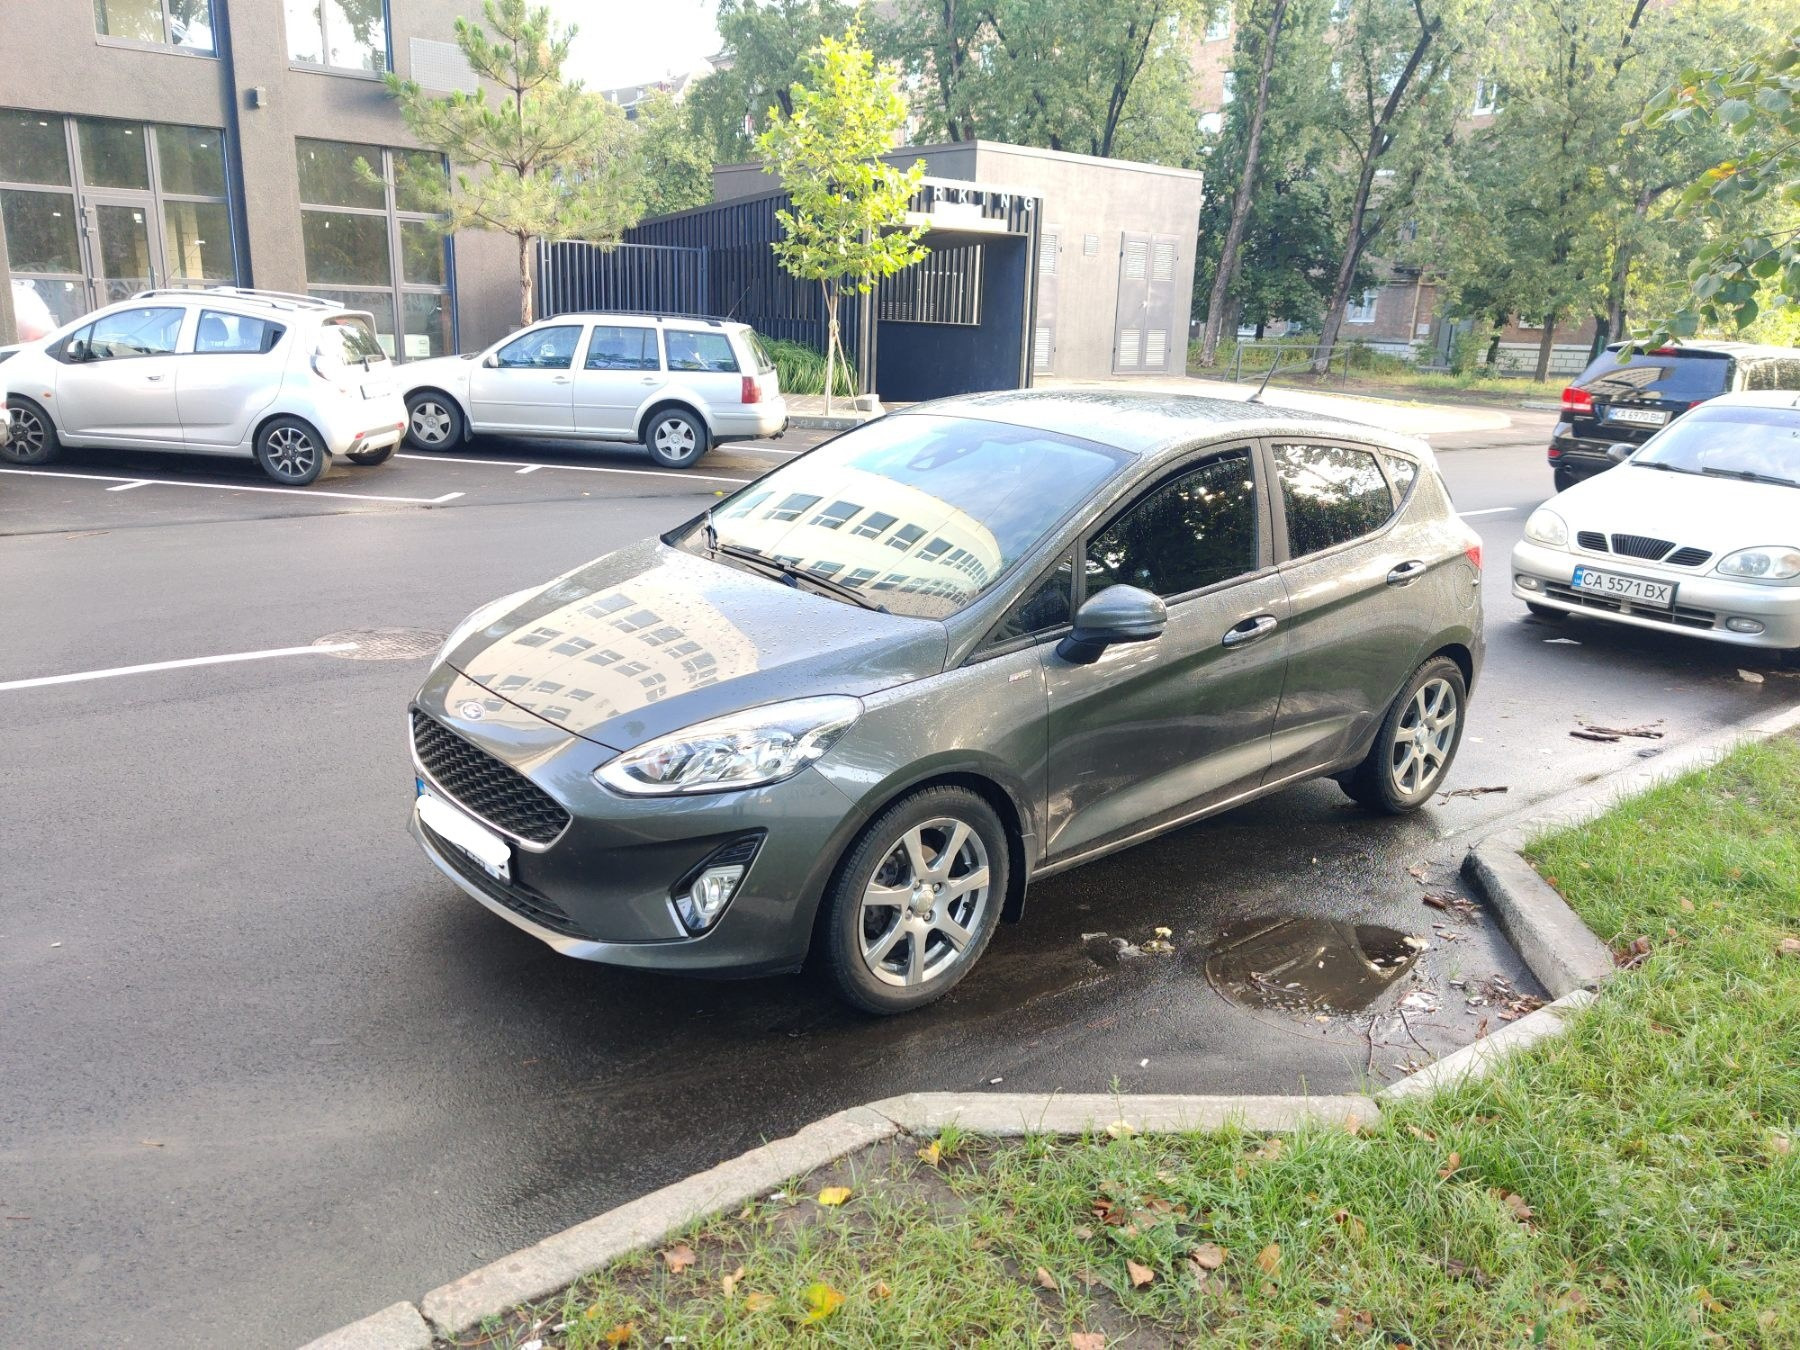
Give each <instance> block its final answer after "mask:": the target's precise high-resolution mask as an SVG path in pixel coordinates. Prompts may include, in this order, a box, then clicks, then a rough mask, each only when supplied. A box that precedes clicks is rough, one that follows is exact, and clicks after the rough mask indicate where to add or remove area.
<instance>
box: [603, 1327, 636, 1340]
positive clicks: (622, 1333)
mask: <svg viewBox="0 0 1800 1350" xmlns="http://www.w3.org/2000/svg"><path fill="white" fill-rule="evenodd" d="M635 1335H637V1323H636V1322H621V1323H619V1325H618V1326H616V1327H614V1328H613V1329H612V1330H611V1331H609V1332H607V1333H606V1336H605V1337H604V1339H605V1341H606V1343H607V1344H608V1345H624V1344H626V1343H627V1342H629V1341H630V1340H631V1338H632V1337H633V1336H635Z"/></svg>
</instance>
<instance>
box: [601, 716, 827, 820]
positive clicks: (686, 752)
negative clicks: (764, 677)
mask: <svg viewBox="0 0 1800 1350" xmlns="http://www.w3.org/2000/svg"><path fill="white" fill-rule="evenodd" d="M861 714H862V704H861V703H860V702H858V701H857V700H856V699H853V698H849V697H847V696H845V695H842V694H827V695H825V696H823V697H820V698H800V699H795V700H794V701H793V702H791V703H771V704H769V705H768V706H766V707H762V708H751V709H748V710H747V711H745V712H741V713H732V714H730V715H729V716H726V717H715V718H713V719H712V720H710V721H707V722H696V723H695V724H694V725H693V726H691V727H684V728H683V729H682V730H680V731H676V732H671V733H670V734H669V735H667V736H658V737H657V738H656V739H655V740H653V741H647V742H645V743H644V744H643V745H640V746H638V748H637V749H635V750H628V751H626V752H625V753H624V754H622V755H620V756H619V757H618V758H617V759H614V760H609V761H607V762H606V763H605V764H602V765H601V766H600V767H599V768H598V769H595V770H594V777H595V778H596V779H598V780H599V781H600V782H601V783H602V784H604V785H605V786H606V787H609V788H611V789H612V790H613V791H614V792H622V793H624V794H626V795H627V796H630V797H665V796H669V795H671V794H674V793H678V792H728V791H731V790H733V789H736V788H748V787H762V786H763V785H765V784H767V783H779V782H780V781H781V780H782V779H784V778H791V777H792V776H793V775H794V774H797V773H799V772H800V770H801V769H803V768H805V767H806V766H807V765H808V764H811V763H812V762H813V761H814V760H815V759H817V758H819V756H821V755H823V754H824V753H825V752H826V751H827V750H829V749H831V747H832V746H833V745H835V744H836V743H837V739H838V737H840V736H842V735H843V734H844V733H845V732H846V731H848V730H849V729H850V724H851V723H852V722H854V721H856V719H857V718H858V717H859V716H860V715H861Z"/></svg>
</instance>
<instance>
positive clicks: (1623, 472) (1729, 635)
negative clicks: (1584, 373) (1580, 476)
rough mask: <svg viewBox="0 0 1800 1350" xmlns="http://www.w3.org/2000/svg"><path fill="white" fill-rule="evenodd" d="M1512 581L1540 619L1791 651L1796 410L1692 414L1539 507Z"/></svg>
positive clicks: (1796, 546) (1798, 533)
mask: <svg viewBox="0 0 1800 1350" xmlns="http://www.w3.org/2000/svg"><path fill="white" fill-rule="evenodd" d="M1512 572H1513V594H1514V595H1516V596H1518V597H1519V598H1520V599H1521V600H1523V601H1524V602H1525V604H1526V606H1527V607H1528V608H1529V609H1530V610H1531V612H1532V613H1533V614H1535V615H1537V616H1538V617H1540V618H1550V619H1560V618H1563V617H1565V616H1567V615H1570V614H1580V615H1582V616H1584V617H1588V618H1595V619H1605V620H1607V621H1609V622H1612V623H1626V624H1633V625H1635V626H1637V627H1639V628H1653V629H1662V630H1665V631H1666V630H1669V629H1675V630H1677V631H1680V632H1686V633H1692V634H1695V635H1697V636H1701V637H1708V638H1712V639H1714V640H1715V641H1719V642H1732V643H1737V644H1739V645H1740V646H1745V647H1764V648H1774V649H1777V650H1781V651H1787V652H1795V651H1800V396H1796V395H1795V394H1794V393H1792V392H1767V393H1742V394H1726V395H1723V396H1722V397H1719V398H1716V399H1713V400H1711V401H1710V402H1708V403H1706V404H1704V405H1703V406H1701V407H1698V408H1695V409H1694V410H1693V411H1692V412H1690V413H1688V414H1687V415H1686V416H1685V417H1683V418H1681V419H1680V420H1679V421H1677V422H1674V423H1672V424H1671V425H1670V426H1668V427H1667V428H1666V429H1665V430H1663V431H1660V432H1658V433H1657V434H1656V435H1655V436H1653V437H1651V439H1650V440H1648V441H1646V442H1645V443H1644V444H1643V446H1642V447H1641V448H1639V449H1638V450H1637V452H1636V453H1635V454H1631V455H1630V456H1629V457H1628V458H1625V459H1624V460H1623V462H1622V463H1621V464H1620V465H1619V467H1618V468H1616V469H1614V470H1613V471H1612V472H1610V473H1604V474H1601V475H1599V476H1598V477H1596V478H1589V479H1587V480H1585V481H1583V482H1580V483H1577V484H1576V485H1575V486H1574V487H1572V488H1570V489H1568V491H1566V492H1561V493H1558V494H1557V495H1556V496H1555V497H1552V498H1551V499H1550V500H1549V501H1548V502H1546V503H1544V505H1543V506H1541V507H1539V508H1538V509H1537V511H1535V512H1534V513H1533V514H1532V516H1531V518H1530V519H1529V520H1527V521H1526V522H1525V537H1524V538H1523V539H1521V540H1520V541H1519V543H1518V546H1517V547H1515V548H1514V549H1513V556H1512Z"/></svg>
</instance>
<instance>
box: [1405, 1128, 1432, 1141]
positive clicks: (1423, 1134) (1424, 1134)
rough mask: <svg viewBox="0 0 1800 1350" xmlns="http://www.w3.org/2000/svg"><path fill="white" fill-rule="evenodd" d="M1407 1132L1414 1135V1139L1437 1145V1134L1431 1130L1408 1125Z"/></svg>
mask: <svg viewBox="0 0 1800 1350" xmlns="http://www.w3.org/2000/svg"><path fill="white" fill-rule="evenodd" d="M1406 1132H1407V1133H1408V1134H1410V1135H1412V1137H1413V1138H1414V1139H1423V1140H1425V1141H1426V1142H1427V1143H1431V1144H1435V1143H1437V1136H1436V1135H1435V1134H1433V1133H1432V1132H1431V1131H1430V1130H1421V1129H1420V1128H1419V1127H1418V1126H1417V1125H1408V1126H1407V1127H1406Z"/></svg>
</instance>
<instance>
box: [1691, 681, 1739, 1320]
mask: <svg viewBox="0 0 1800 1350" xmlns="http://www.w3.org/2000/svg"><path fill="white" fill-rule="evenodd" d="M1740 673H1741V672H1740ZM1694 1297H1695V1298H1697V1299H1699V1300H1700V1306H1701V1307H1702V1308H1705V1309H1706V1311H1708V1312H1710V1313H1722V1312H1724V1311H1725V1305H1724V1304H1723V1303H1721V1302H1719V1300H1718V1299H1716V1298H1714V1297H1713V1296H1712V1290H1710V1289H1708V1288H1707V1287H1706V1286H1705V1285H1701V1286H1700V1287H1699V1288H1698V1289H1696V1290H1695V1291H1694Z"/></svg>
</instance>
